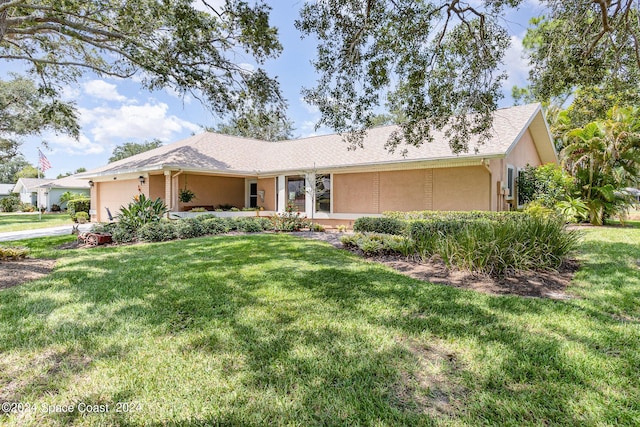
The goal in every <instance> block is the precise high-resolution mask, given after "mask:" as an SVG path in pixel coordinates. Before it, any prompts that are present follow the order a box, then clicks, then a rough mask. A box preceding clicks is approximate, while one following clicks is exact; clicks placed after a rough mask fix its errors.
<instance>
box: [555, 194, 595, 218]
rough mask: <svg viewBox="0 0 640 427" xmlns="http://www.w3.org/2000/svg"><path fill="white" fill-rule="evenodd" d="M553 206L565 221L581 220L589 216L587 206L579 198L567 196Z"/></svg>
mask: <svg viewBox="0 0 640 427" xmlns="http://www.w3.org/2000/svg"><path fill="white" fill-rule="evenodd" d="M555 208H556V209H557V210H558V211H559V212H560V214H561V215H562V216H563V217H564V219H565V220H566V221H570V222H582V221H585V220H586V219H587V218H589V208H588V207H587V205H586V204H585V203H584V202H583V201H582V199H580V198H575V199H574V198H572V197H569V198H567V200H562V201H560V202H558V203H557V204H556V206H555Z"/></svg>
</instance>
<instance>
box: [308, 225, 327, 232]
mask: <svg viewBox="0 0 640 427" xmlns="http://www.w3.org/2000/svg"><path fill="white" fill-rule="evenodd" d="M310 230H311V231H315V232H319V233H323V232H324V231H325V230H324V226H323V225H322V224H318V223H317V222H314V223H313V224H311V228H310Z"/></svg>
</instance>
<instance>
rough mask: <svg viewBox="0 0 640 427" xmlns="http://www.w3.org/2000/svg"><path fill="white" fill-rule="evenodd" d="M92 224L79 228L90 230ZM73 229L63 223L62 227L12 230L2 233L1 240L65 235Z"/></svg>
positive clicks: (79, 227) (82, 225) (79, 228)
mask: <svg viewBox="0 0 640 427" xmlns="http://www.w3.org/2000/svg"><path fill="white" fill-rule="evenodd" d="M92 225H93V224H80V225H79V226H78V230H80V232H83V231H89V230H90V229H91V226H92ZM71 229H72V226H71V225H63V226H60V227H49V228H38V229H37V230H23V231H10V232H7V233H0V242H8V241H11V240H22V239H32V238H34V237H48V236H64V235H65V234H71Z"/></svg>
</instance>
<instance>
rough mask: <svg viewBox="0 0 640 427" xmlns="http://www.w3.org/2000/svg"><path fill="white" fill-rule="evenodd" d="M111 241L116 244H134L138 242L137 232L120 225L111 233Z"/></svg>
mask: <svg viewBox="0 0 640 427" xmlns="http://www.w3.org/2000/svg"><path fill="white" fill-rule="evenodd" d="M111 239H112V240H113V241H114V242H115V243H129V242H133V241H135V240H136V232H135V230H132V229H130V228H129V227H127V226H125V225H123V224H119V223H118V224H116V226H115V228H114V229H113V231H112V232H111Z"/></svg>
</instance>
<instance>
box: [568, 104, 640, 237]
mask: <svg viewBox="0 0 640 427" xmlns="http://www.w3.org/2000/svg"><path fill="white" fill-rule="evenodd" d="M639 114H640V110H638V109H637V108H631V107H627V108H620V107H614V108H612V109H611V110H609V111H608V112H607V118H606V119H605V120H602V121H595V122H591V123H588V124H587V125H585V126H584V127H581V128H577V129H574V130H572V131H570V132H568V133H567V134H566V136H565V140H564V148H563V150H562V151H561V153H560V154H561V157H562V159H563V165H564V167H565V168H566V169H567V170H568V171H569V172H570V173H571V174H572V175H573V177H574V179H575V180H576V183H577V186H578V189H579V190H580V192H581V197H582V199H583V200H584V202H585V204H586V205H587V207H588V209H589V219H590V221H591V223H592V224H595V225H601V224H602V223H603V222H604V219H605V218H607V217H608V216H611V215H612V214H614V213H617V212H619V211H621V210H623V209H625V208H626V207H627V206H628V205H629V202H630V198H629V195H628V194H627V193H626V192H625V191H624V190H623V189H624V188H625V187H635V186H637V184H638V180H639V177H640V117H639Z"/></svg>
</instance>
